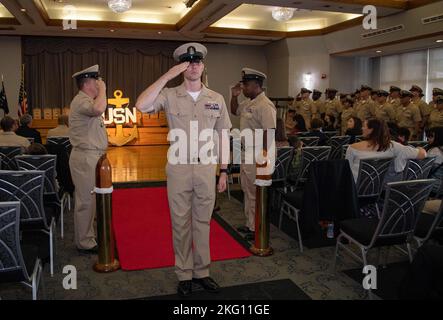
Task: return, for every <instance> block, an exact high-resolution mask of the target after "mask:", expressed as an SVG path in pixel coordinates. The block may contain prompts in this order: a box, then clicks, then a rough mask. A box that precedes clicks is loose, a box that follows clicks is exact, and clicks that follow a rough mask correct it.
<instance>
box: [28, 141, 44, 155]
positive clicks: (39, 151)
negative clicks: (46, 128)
mask: <svg viewBox="0 0 443 320" xmlns="http://www.w3.org/2000/svg"><path fill="white" fill-rule="evenodd" d="M26 154H31V155H44V154H48V150H46V148H45V146H44V145H42V144H41V143H33V144H31V145H30V146H29V147H28V148H27V149H26Z"/></svg>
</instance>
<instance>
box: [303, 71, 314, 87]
mask: <svg viewBox="0 0 443 320" xmlns="http://www.w3.org/2000/svg"><path fill="white" fill-rule="evenodd" d="M303 86H304V87H305V88H308V89H309V88H312V74H311V73H310V72H308V73H305V74H303Z"/></svg>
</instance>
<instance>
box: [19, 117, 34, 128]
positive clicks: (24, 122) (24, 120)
mask: <svg viewBox="0 0 443 320" xmlns="http://www.w3.org/2000/svg"><path fill="white" fill-rule="evenodd" d="M31 121H32V116H31V115H30V114H25V115H23V116H21V117H20V124H21V125H22V126H27V125H28V124H30V123H31Z"/></svg>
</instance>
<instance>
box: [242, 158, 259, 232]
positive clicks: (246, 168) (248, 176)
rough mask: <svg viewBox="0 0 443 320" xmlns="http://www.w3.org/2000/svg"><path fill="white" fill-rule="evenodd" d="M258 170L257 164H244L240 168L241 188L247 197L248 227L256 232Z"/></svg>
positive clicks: (246, 214) (246, 213)
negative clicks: (256, 180) (256, 179)
mask: <svg viewBox="0 0 443 320" xmlns="http://www.w3.org/2000/svg"><path fill="white" fill-rule="evenodd" d="M256 172H257V169H256V165H255V164H242V165H241V166H240V180H241V188H242V190H243V194H244V196H245V207H244V210H245V216H246V226H247V227H248V228H249V230H251V231H255V192H256V186H255V184H254V182H255V175H256Z"/></svg>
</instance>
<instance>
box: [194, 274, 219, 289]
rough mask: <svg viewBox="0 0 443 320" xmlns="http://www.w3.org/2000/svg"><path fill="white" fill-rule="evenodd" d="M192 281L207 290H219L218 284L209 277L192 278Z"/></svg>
mask: <svg viewBox="0 0 443 320" xmlns="http://www.w3.org/2000/svg"><path fill="white" fill-rule="evenodd" d="M192 281H193V282H194V283H197V284H199V285H200V286H201V287H202V288H203V289H205V290H206V291H208V292H213V293H217V292H220V286H219V285H218V284H217V282H215V281H214V279H212V278H211V277H205V278H200V279H196V278H192Z"/></svg>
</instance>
